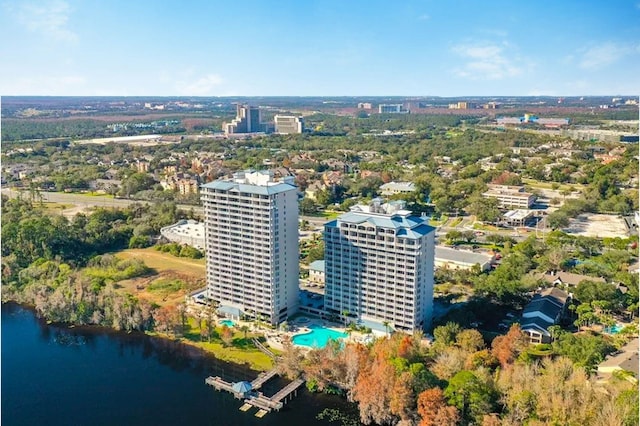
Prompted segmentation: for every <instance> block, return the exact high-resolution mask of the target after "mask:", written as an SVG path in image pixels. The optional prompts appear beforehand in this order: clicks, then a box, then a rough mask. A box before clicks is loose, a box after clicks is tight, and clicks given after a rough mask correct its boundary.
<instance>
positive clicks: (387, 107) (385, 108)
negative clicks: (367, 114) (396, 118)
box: [378, 104, 409, 114]
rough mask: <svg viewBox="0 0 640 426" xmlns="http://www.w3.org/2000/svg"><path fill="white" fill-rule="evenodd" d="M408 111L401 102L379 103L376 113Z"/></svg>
mask: <svg viewBox="0 0 640 426" xmlns="http://www.w3.org/2000/svg"><path fill="white" fill-rule="evenodd" d="M408 112H409V111H408V110H407V109H406V108H405V107H404V105H402V104H380V105H378V113H380V114H406V113H408Z"/></svg>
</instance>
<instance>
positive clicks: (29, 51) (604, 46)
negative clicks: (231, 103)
mask: <svg viewBox="0 0 640 426" xmlns="http://www.w3.org/2000/svg"><path fill="white" fill-rule="evenodd" d="M246 4H247V6H246V7H245V8H243V10H242V13H238V10H237V8H235V7H234V6H233V5H232V4H229V3H226V2H215V3H213V4H211V3H209V2H203V1H197V2H194V3H192V4H189V5H188V7H185V6H183V5H180V4H178V3H169V4H156V3H152V2H150V1H140V2H136V3H133V4H130V3H127V2H125V1H122V0H114V1H111V2H109V3H108V4H107V3H103V4H90V3H85V2H80V1H79V0H42V1H23V2H16V1H14V2H11V1H8V2H4V3H2V4H0V10H1V11H2V13H0V28H1V29H0V34H1V35H2V36H3V38H4V39H5V40H11V41H12V42H11V43H4V44H3V46H2V47H0V54H1V55H2V56H3V57H4V58H6V61H5V64H4V66H3V67H2V68H1V69H0V94H3V95H7V96H131V97H134V96H158V97H160V96H166V97H172V96H194V97H195V96H204V97H207V96H218V97H234V96H238V97H239V96H242V97H260V96H264V97H269V96H283V97H285V96H290V97H312V96H317V97H341V96H344V97H355V96H361V97H366V96H371V97H382V96H389V97H402V96H406V97H431V96H433V97H445V98H446V97H452V98H455V97H461V96H467V97H490V96H494V97H501V96H550V97H558V96H559V97H563V96H566V97H570V96H610V95H625V96H632V95H634V94H635V95H636V96H637V94H638V93H640V79H638V78H637V77H636V73H637V71H636V70H637V69H638V67H639V66H640V43H639V42H638V41H637V40H640V19H639V18H640V2H638V1H635V0H624V1H620V2H618V3H615V4H606V3H603V2H598V1H587V2H578V1H575V0H571V1H567V2H563V3H561V4H558V3H557V2H550V1H543V2H538V3H536V5H530V4H525V3H512V2H507V1H506V0H495V1H492V2H490V4H489V5H487V3H486V2H480V1H478V0H472V1H466V2H462V1H456V2H447V3H442V4H441V3H439V2H435V1H428V0H427V1H418V0H409V1H407V2H403V3H401V4H388V3H386V2H383V1H372V2H367V3H366V4H365V3H363V2H353V3H346V4H343V3H340V2H337V1H335V0H325V1H312V2H304V3H301V4H299V3H297V2H294V1H284V2H279V3H278V4H272V3H271V2H260V1H257V0H255V1H249V2H248V3H246ZM534 6H535V7H534ZM550 8H552V12H553V13H550Z"/></svg>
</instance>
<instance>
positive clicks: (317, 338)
mask: <svg viewBox="0 0 640 426" xmlns="http://www.w3.org/2000/svg"><path fill="white" fill-rule="evenodd" d="M309 328H310V329H311V331H310V332H308V333H304V334H296V335H295V336H293V344H294V345H299V346H307V347H310V348H324V347H325V346H327V342H328V341H329V339H333V340H337V339H344V338H345V337H347V336H348V335H347V333H341V332H339V331H335V330H331V329H329V328H325V327H321V326H319V325H310V326H309Z"/></svg>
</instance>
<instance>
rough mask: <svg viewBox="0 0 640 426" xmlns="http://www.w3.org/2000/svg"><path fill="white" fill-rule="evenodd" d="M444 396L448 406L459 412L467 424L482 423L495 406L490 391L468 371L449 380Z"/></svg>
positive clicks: (493, 397)
mask: <svg viewBox="0 0 640 426" xmlns="http://www.w3.org/2000/svg"><path fill="white" fill-rule="evenodd" d="M444 396H445V397H446V398H447V401H448V403H449V404H451V405H453V406H454V407H456V408H457V409H458V410H460V414H461V417H462V420H463V421H464V422H465V423H467V424H468V423H470V422H472V421H476V422H479V421H482V418H483V416H484V415H485V414H488V413H490V412H492V410H493V407H494V405H495V395H494V393H493V391H492V389H491V388H490V387H489V386H487V384H485V383H483V381H482V380H480V379H479V378H478V377H477V376H476V375H475V374H474V373H472V372H471V371H468V370H463V371H460V372H459V373H458V374H456V375H455V376H453V378H451V380H450V381H449V385H448V386H447V388H446V389H445V391H444Z"/></svg>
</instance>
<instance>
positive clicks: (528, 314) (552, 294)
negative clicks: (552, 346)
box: [520, 287, 571, 343]
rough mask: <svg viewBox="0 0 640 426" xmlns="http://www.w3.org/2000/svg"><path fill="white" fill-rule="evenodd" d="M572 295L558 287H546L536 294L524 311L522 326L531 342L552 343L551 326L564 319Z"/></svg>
mask: <svg viewBox="0 0 640 426" xmlns="http://www.w3.org/2000/svg"><path fill="white" fill-rule="evenodd" d="M570 299H571V295H570V294H569V293H567V292H565V291H563V290H560V289H559V288H556V287H550V288H546V289H544V290H542V291H540V292H539V293H538V294H536V295H535V296H534V297H533V299H532V300H531V302H529V304H528V305H527V306H525V308H524V311H523V312H522V319H521V321H520V327H521V328H522V331H523V332H525V333H526V334H527V335H528V336H529V341H530V342H531V343H550V342H551V337H552V336H551V333H550V332H549V327H551V326H552V325H556V324H558V323H559V322H560V320H561V319H562V316H563V315H564V313H565V311H566V308H567V305H568V303H569V301H570Z"/></svg>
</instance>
